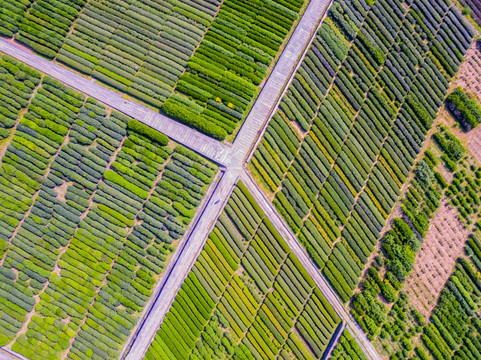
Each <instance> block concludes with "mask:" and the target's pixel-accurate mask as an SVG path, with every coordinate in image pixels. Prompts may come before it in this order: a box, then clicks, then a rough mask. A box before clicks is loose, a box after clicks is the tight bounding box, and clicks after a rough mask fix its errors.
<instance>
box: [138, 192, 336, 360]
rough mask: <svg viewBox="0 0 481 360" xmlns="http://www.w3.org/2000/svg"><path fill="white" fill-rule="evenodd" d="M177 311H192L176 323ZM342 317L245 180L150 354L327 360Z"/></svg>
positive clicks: (158, 334)
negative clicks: (281, 355)
mask: <svg viewBox="0 0 481 360" xmlns="http://www.w3.org/2000/svg"><path fill="white" fill-rule="evenodd" d="M228 229H230V230H228ZM192 284H194V285H195V286H197V289H202V290H197V291H195V289H194V288H193V286H192ZM201 287H202V288H201ZM199 294H201V296H199ZM176 314H189V315H188V316H184V317H183V321H180V322H179V321H177V323H176V324H175V326H173V324H174V317H175V316H176ZM339 322H340V319H339V317H338V316H337V314H336V313H335V311H334V310H333V308H332V307H331V306H330V304H329V303H328V302H327V300H326V299H325V298H324V296H323V295H322V293H321V292H320V291H319V289H318V288H317V287H316V285H315V283H314V282H313V280H312V279H311V278H310V276H309V275H308V273H307V271H306V270H305V269H304V268H303V267H302V265H301V263H300V262H299V261H298V260H297V258H296V257H295V256H294V255H293V253H291V252H290V249H289V247H288V246H287V244H286V243H285V242H284V240H283V239H282V237H281V236H280V235H279V234H278V233H277V231H276V230H275V229H274V228H273V225H272V224H271V223H270V222H269V221H268V220H267V219H266V218H265V215H264V213H263V212H262V210H260V208H259V206H258V205H257V204H256V203H255V201H254V199H253V198H252V196H251V195H250V194H249V192H248V191H247V189H246V188H245V186H244V185H243V184H242V183H240V182H239V183H238V184H237V186H236V188H235V189H234V191H233V193H232V195H231V197H230V199H229V201H228V204H227V206H226V209H225V210H224V212H223V214H222V215H221V217H220V219H219V221H218V222H217V224H216V226H215V228H214V230H213V231H212V233H211V234H210V236H209V239H208V240H207V243H206V245H205V246H204V248H203V250H202V252H201V254H200V256H199V258H198V259H197V262H196V263H195V265H194V268H193V270H192V271H191V272H190V273H189V275H188V277H187V280H186V281H185V282H184V284H183V285H182V288H181V291H180V292H179V295H178V296H177V297H176V300H175V301H174V304H173V305H172V307H171V309H170V310H169V312H168V314H167V316H166V320H165V321H164V322H163V324H162V325H161V327H160V330H159V332H158V333H157V335H156V337H155V339H154V341H153V343H152V345H151V346H150V348H149V350H148V352H147V354H146V357H145V358H146V359H167V358H168V357H169V356H172V354H173V355H174V356H176V358H179V359H204V358H212V357H215V356H221V355H222V356H224V355H225V354H226V352H227V353H228V354H230V355H232V358H233V359H246V358H248V359H263V358H273V357H275V356H276V355H277V354H278V353H279V352H280V351H282V352H283V353H284V354H285V355H289V354H290V356H292V355H294V356H295V355H297V354H304V355H307V354H310V353H311V352H315V354H316V358H321V357H322V355H323V353H324V351H325V349H326V347H327V345H328V344H329V341H330V338H331V337H332V335H333V333H334V332H335V330H336V328H337V325H338V324H339ZM296 331H297V332H298V333H299V335H298V337H297V338H296V339H295V341H294V340H293V341H292V342H291V340H290V339H291V338H292V337H293V336H295V335H294V334H295V333H296ZM189 335H192V336H189ZM181 338H182V340H181ZM191 339H193V340H194V341H189V342H188V341H187V340H191ZM232 344H237V345H236V346H237V348H236V349H233V348H231V346H232ZM184 345H185V346H184Z"/></svg>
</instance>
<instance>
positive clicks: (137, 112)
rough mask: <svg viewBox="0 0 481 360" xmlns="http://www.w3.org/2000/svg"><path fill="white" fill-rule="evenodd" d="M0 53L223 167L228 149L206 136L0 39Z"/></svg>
mask: <svg viewBox="0 0 481 360" xmlns="http://www.w3.org/2000/svg"><path fill="white" fill-rule="evenodd" d="M0 51H2V52H4V53H5V54H8V55H10V56H12V57H14V58H16V59H18V60H21V61H23V62H24V63H25V64H27V65H29V66H31V67H33V68H35V69H37V70H39V71H41V72H43V73H45V74H47V75H50V76H51V77H53V78H55V79H57V80H60V81H61V82H63V83H64V84H66V85H68V86H70V87H73V88H74V89H77V90H79V91H81V92H83V93H85V94H87V95H88V96H91V97H93V98H95V99H97V100H98V101H100V102H103V103H104V104H106V105H108V106H110V107H112V108H114V109H116V110H118V111H120V112H123V113H124V114H127V115H129V116H131V117H133V118H135V119H137V120H139V121H141V122H143V123H145V124H147V125H149V126H151V127H153V128H154V129H156V130H159V131H160V132H162V133H164V134H165V135H167V136H168V137H170V138H171V139H173V140H175V141H176V142H178V143H180V144H182V145H185V146H187V147H189V148H191V149H192V150H195V151H196V152H198V153H199V154H202V155H203V156H205V157H206V158H208V159H210V160H212V161H214V162H216V163H218V164H221V165H226V159H227V155H228V153H229V152H230V150H231V146H230V145H226V144H223V143H221V142H219V141H217V140H215V139H212V138H211V137H209V136H207V135H204V134H202V133H200V132H198V131H196V130H194V129H192V128H190V127H188V126H185V125H183V124H180V123H178V122H177V121H174V120H172V119H170V118H169V117H167V116H164V115H162V114H159V113H157V112H155V111H153V110H150V109H148V108H146V107H145V106H143V105H140V104H138V103H136V102H134V101H130V100H126V99H124V98H123V97H122V96H121V95H120V94H117V93H115V92H113V91H111V90H109V89H106V88H104V87H103V86H100V85H97V84H95V83H94V82H92V81H89V80H88V79H85V78H83V77H82V76H80V75H77V74H75V73H73V72H72V71H70V70H68V69H66V68H63V67H61V66H59V65H57V64H55V63H53V62H51V61H48V60H45V59H43V58H41V57H40V56H38V55H35V54H34V53H33V52H30V51H29V50H27V49H25V48H23V47H20V46H17V45H15V44H13V43H11V42H9V41H7V40H6V39H4V38H0Z"/></svg>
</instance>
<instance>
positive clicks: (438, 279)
mask: <svg viewBox="0 0 481 360" xmlns="http://www.w3.org/2000/svg"><path fill="white" fill-rule="evenodd" d="M469 234H470V231H469V229H466V228H465V227H464V225H463V224H462V223H461V221H460V220H459V218H458V211H457V210H456V209H455V208H453V207H451V206H450V205H448V203H447V201H446V200H444V201H443V202H442V204H441V206H440V208H439V210H438V212H437V213H436V215H435V217H434V218H433V219H432V221H431V225H430V227H429V231H428V234H427V235H426V238H425V239H424V242H423V245H422V246H421V251H420V252H419V253H418V255H417V256H416V262H415V264H414V270H413V271H412V273H411V275H410V276H409V278H408V279H407V280H406V286H405V290H406V292H407V293H408V295H409V297H410V298H411V301H412V304H413V306H414V307H415V308H416V309H417V310H419V312H420V313H421V314H423V315H424V316H425V317H426V318H427V317H428V316H429V315H430V313H431V311H432V309H433V308H434V306H435V305H436V302H437V299H438V296H439V294H440V292H441V290H442V289H443V287H444V284H445V283H446V281H447V280H448V278H449V276H450V275H451V273H452V272H453V268H454V265H455V264H456V259H457V258H458V256H459V254H461V253H462V251H463V247H464V243H465V242H466V241H467V239H468V236H469Z"/></svg>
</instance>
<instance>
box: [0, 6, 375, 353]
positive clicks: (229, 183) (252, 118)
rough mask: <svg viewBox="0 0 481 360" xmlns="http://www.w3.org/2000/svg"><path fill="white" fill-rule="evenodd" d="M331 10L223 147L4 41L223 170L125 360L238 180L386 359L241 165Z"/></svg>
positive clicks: (148, 337)
mask: <svg viewBox="0 0 481 360" xmlns="http://www.w3.org/2000/svg"><path fill="white" fill-rule="evenodd" d="M329 5H330V0H311V2H310V4H309V6H308V8H307V9H306V11H305V13H304V15H303V16H302V18H301V20H300V22H299V23H298V25H297V27H296V29H295V31H294V33H293V35H292V36H291V38H290V40H289V42H288V44H287V46H286V48H285V49H284V51H283V52H282V55H281V56H280V58H279V60H278V61H277V63H276V65H275V67H274V69H273V71H272V73H271V75H270V76H269V78H268V80H267V82H266V83H265V85H264V87H263V89H262V91H261V93H260V95H259V97H258V98H257V100H256V102H255V104H254V106H253V107H252V109H251V111H250V113H249V114H248V116H247V118H246V120H245V122H244V124H243V125H242V128H241V129H240V131H239V133H238V135H237V137H236V139H235V141H234V143H233V144H223V143H220V142H219V141H216V140H214V139H212V138H210V137H208V136H206V135H203V134H201V133H199V132H198V131H196V130H193V129H191V128H189V127H187V126H185V125H182V124H180V123H178V122H176V121H174V120H172V119H170V118H168V117H166V116H164V115H161V114H159V113H156V112H154V111H152V110H150V109H148V108H146V107H144V106H142V105H140V104H138V103H136V102H133V101H130V100H126V99H124V98H123V97H122V96H121V95H119V94H117V93H115V92H113V91H111V90H108V89H106V88H104V87H102V86H100V85H97V84H95V83H93V82H91V81H89V80H88V79H85V78H83V77H81V76H79V75H77V74H75V73H73V72H71V71H69V70H68V69H65V68H63V67H61V66H59V65H56V64H54V63H52V62H50V61H48V60H45V59H43V58H41V57H39V56H38V55H35V54H34V53H32V52H30V51H29V50H27V49H25V48H22V47H20V46H17V45H15V44H13V43H11V42H8V41H7V40H5V39H2V38H0V51H2V52H4V53H6V54H8V55H10V56H12V57H14V58H16V59H18V60H21V61H23V62H24V63H26V64H27V65H29V66H31V67H33V68H36V69H37V70H39V71H41V72H43V73H45V74H47V75H50V76H52V77H53V78H56V79H57V80H59V81H61V82H63V83H65V84H66V85H68V86H71V87H73V88H75V89H77V90H79V91H81V92H84V93H85V94H87V95H88V96H91V97H93V98H95V99H97V100H99V101H100V102H103V103H105V104H106V105H108V106H110V107H112V108H114V109H116V110H118V111H120V112H123V113H125V114H127V115H129V116H131V117H133V118H135V119H137V120H139V121H141V122H143V123H145V124H147V125H149V126H151V127H153V128H155V129H156V130H158V131H160V132H162V133H164V134H166V135H167V136H169V137H170V138H171V139H173V140H174V141H176V142H178V143H180V144H182V145H184V146H186V147H189V148H191V149H192V150H194V151H196V152H198V153H199V154H201V155H203V156H205V157H206V158H208V159H210V160H212V161H214V162H216V163H218V164H220V165H222V166H223V175H222V178H221V179H220V181H219V182H218V183H215V184H213V185H211V186H212V187H213V188H211V189H209V192H208V193H210V194H211V195H210V197H209V196H208V195H207V197H208V198H206V200H205V201H204V206H202V207H201V208H200V209H199V210H198V211H199V215H198V216H197V221H196V222H195V224H194V225H193V227H192V230H191V231H190V232H189V234H188V235H187V237H186V240H185V241H183V242H182V243H181V245H179V247H178V248H177V250H176V252H175V254H174V256H173V259H172V262H171V264H170V265H169V267H168V268H167V270H166V272H165V273H164V275H163V277H162V279H161V280H160V281H159V284H158V285H157V288H156V290H155V291H154V294H156V297H155V299H154V300H153V301H151V302H150V306H147V307H146V309H145V310H144V315H143V317H142V320H141V321H140V323H139V325H138V327H137V328H136V330H135V331H134V333H133V334H132V336H131V338H130V339H131V341H129V342H128V343H127V344H126V347H125V349H124V353H123V358H125V359H127V360H140V359H142V358H143V356H144V355H145V353H146V351H147V349H148V347H149V346H150V343H151V342H152V339H153V338H154V337H155V334H156V332H157V330H158V329H159V327H160V325H161V323H162V321H163V319H164V317H165V315H166V314H167V312H168V310H169V308H170V306H171V305H172V303H173V301H174V299H175V296H176V294H177V292H178V291H179V289H180V287H181V285H182V283H183V282H184V280H185V278H186V277H187V275H188V273H189V271H190V270H191V268H192V266H193V265H194V263H195V261H196V259H197V257H198V255H199V254H200V252H201V250H202V248H203V246H204V244H205V241H206V240H207V237H208V236H209V234H210V232H211V231H212V229H213V227H214V225H215V223H216V221H217V219H218V217H219V215H220V214H221V212H222V210H223V208H224V206H225V204H226V203H227V200H228V199H229V197H230V194H231V192H232V190H233V188H234V186H235V184H236V183H237V181H238V179H239V178H240V179H241V180H242V181H243V182H244V183H245V185H246V186H247V187H248V188H249V190H250V192H251V193H252V195H253V196H254V198H255V199H256V201H257V202H258V203H259V205H260V206H261V208H262V209H263V210H264V212H265V213H266V215H267V216H268V218H269V219H270V220H271V221H272V223H273V224H274V226H275V227H276V229H277V230H278V231H279V233H280V234H281V235H282V236H283V237H284V238H285V240H286V241H287V243H288V244H289V247H290V248H291V250H292V251H293V252H294V253H295V254H296V255H297V256H298V258H299V260H300V261H301V262H302V264H303V265H304V266H305V268H306V270H307V271H308V272H309V274H310V275H311V276H312V278H313V279H314V281H315V282H316V284H317V285H318V287H319V288H320V290H321V291H322V292H323V294H324V296H326V298H327V299H328V301H329V302H330V303H331V305H332V306H333V307H334V309H335V310H336V312H337V313H338V314H339V316H340V317H341V319H342V320H343V321H344V322H345V323H346V327H347V328H348V329H349V331H350V332H351V334H352V335H353V336H354V338H355V339H356V340H357V342H358V343H359V345H360V346H361V348H362V349H363V350H364V352H365V353H366V355H367V356H368V358H369V359H376V360H378V359H381V357H380V356H379V355H378V354H377V352H376V351H375V349H374V347H373V346H372V344H371V343H370V342H369V340H368V339H367V338H366V336H365V334H364V332H363V331H362V329H361V328H360V327H359V326H358V325H357V324H356V323H355V321H354V320H353V319H352V317H351V316H350V315H349V313H348V311H347V310H346V308H345V307H344V305H343V304H342V302H341V301H340V299H339V297H338V296H337V295H336V293H335V292H334V290H333V289H332V288H331V286H330V284H329V283H328V282H327V281H326V279H325V278H324V277H323V276H322V274H321V273H320V272H319V270H318V269H317V268H316V267H315V265H314V264H313V263H312V261H311V260H310V258H309V256H308V255H307V253H306V252H305V250H304V248H303V247H302V246H301V245H300V243H299V242H298V241H297V239H296V238H295V236H294V235H293V234H292V232H291V231H290V229H289V228H288V226H287V225H286V224H285V222H284V220H283V219H282V217H281V216H280V215H279V214H278V213H277V211H276V210H275V208H274V207H273V206H272V204H271V203H270V202H269V201H268V200H267V199H266V198H265V196H264V195H263V193H262V192H261V190H260V189H259V188H258V187H257V185H256V184H255V182H254V181H253V180H252V179H251V178H250V176H249V175H248V174H247V173H246V172H245V170H244V168H243V167H244V165H245V161H246V159H247V158H248V156H249V155H250V154H251V153H252V151H253V149H254V148H255V147H256V144H257V142H258V140H259V139H260V138H261V136H262V133H263V131H264V130H265V128H266V125H267V124H268V121H269V120H270V118H271V117H272V115H273V113H274V112H275V110H276V108H277V106H278V104H279V100H280V99H281V97H282V95H283V94H284V93H285V91H286V89H287V86H288V85H289V83H290V82H291V81H292V79H293V76H294V74H295V71H296V69H297V68H298V66H299V65H300V63H301V62H302V59H303V57H304V56H305V53H306V51H307V49H308V47H309V45H310V44H311V43H312V41H313V39H314V36H315V33H316V29H317V28H318V26H319V25H320V22H321V20H322V18H323V17H324V15H325V13H326V11H327V9H328V7H329ZM9 356H10V357H9ZM4 359H5V360H11V359H19V358H15V357H14V356H13V355H12V353H11V352H9V353H7V352H5V351H4V350H1V349H0V360H4Z"/></svg>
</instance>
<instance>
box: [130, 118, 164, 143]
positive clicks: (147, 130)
mask: <svg viewBox="0 0 481 360" xmlns="http://www.w3.org/2000/svg"><path fill="white" fill-rule="evenodd" d="M127 126H128V128H129V129H131V130H134V131H136V132H138V133H139V134H142V135H145V136H147V137H148V138H150V139H152V140H154V141H156V142H158V143H159V144H160V145H162V146H165V145H167V144H168V143H169V138H168V137H167V136H165V135H164V134H161V133H160V132H158V131H157V130H154V129H152V128H151V127H150V126H148V125H145V124H142V123H141V122H140V121H137V120H135V119H132V120H130V121H129V122H128V124H127Z"/></svg>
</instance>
